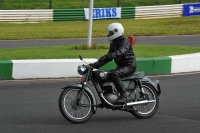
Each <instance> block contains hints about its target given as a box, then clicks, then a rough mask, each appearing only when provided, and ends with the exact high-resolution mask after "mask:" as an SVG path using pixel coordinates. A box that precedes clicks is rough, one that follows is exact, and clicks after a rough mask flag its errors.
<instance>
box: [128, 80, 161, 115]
mask: <svg viewBox="0 0 200 133" xmlns="http://www.w3.org/2000/svg"><path fill="white" fill-rule="evenodd" d="M142 87H143V89H144V92H145V93H146V95H147V97H148V100H152V101H154V102H152V103H148V104H144V105H137V106H133V107H132V108H133V110H131V111H130V113H131V114H132V115H134V116H135V117H137V118H139V119H145V118H150V117H152V116H153V115H154V114H155V113H156V112H157V110H158V107H159V97H158V94H157V92H156V90H155V89H154V88H153V87H152V86H151V85H149V84H143V85H142ZM138 91H139V89H136V92H138Z"/></svg>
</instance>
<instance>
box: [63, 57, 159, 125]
mask: <svg viewBox="0 0 200 133" xmlns="http://www.w3.org/2000/svg"><path fill="white" fill-rule="evenodd" d="M79 58H80V60H82V61H83V62H84V63H85V64H83V65H80V66H78V68H77V71H78V73H79V74H80V75H81V78H80V83H75V84H71V85H67V86H66V87H64V88H63V89H64V90H63V91H62V93H61V95H60V98H59V109H60V111H61V113H62V115H63V116H64V117H65V118H66V119H67V120H68V121H70V122H72V123H84V122H86V121H88V120H89V119H90V118H91V116H92V115H93V114H95V113H96V111H97V108H107V109H112V110H121V111H126V112H130V113H131V114H132V115H134V116H135V117H137V118H140V119H144V118H150V117H152V116H153V115H154V114H155V113H156V111H157V110H158V107H159V95H160V94H161V89H160V85H159V81H158V80H151V79H149V78H147V77H145V73H144V72H135V73H134V74H132V75H131V76H129V77H125V78H122V81H123V83H124V85H125V88H126V95H127V99H126V102H125V103H122V104H118V103H116V101H117V99H118V98H119V93H118V92H117V90H116V89H115V87H114V84H113V83H112V82H111V81H110V78H109V74H110V73H109V71H104V70H99V69H94V68H92V66H91V65H90V64H87V63H86V62H85V61H84V60H83V58H82V57H81V56H80V55H79ZM89 82H90V83H92V85H93V86H94V88H95V89H96V92H97V94H98V96H99V99H100V101H101V103H100V104H97V100H96V97H95V94H94V92H93V91H92V89H91V87H90V88H89V85H88V84H89ZM90 85H91V84H90Z"/></svg>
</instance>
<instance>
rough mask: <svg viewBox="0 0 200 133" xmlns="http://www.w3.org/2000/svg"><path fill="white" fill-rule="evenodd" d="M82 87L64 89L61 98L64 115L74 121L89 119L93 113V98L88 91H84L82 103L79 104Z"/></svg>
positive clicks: (80, 121)
mask: <svg viewBox="0 0 200 133" xmlns="http://www.w3.org/2000/svg"><path fill="white" fill-rule="evenodd" d="M79 92H80V89H75V88H67V89H65V90H63V92H62V93H61V95H60V99H59V108H60V111H61V113H62V115H63V116H64V117H65V118H66V119H67V120H69V121H70V122H73V123H83V122H86V121H88V120H89V119H90V118H91V116H92V114H93V110H92V106H91V104H92V98H91V96H90V94H89V93H87V92H86V91H85V92H84V93H83V97H82V100H81V104H80V105H78V104H77V97H78V95H79Z"/></svg>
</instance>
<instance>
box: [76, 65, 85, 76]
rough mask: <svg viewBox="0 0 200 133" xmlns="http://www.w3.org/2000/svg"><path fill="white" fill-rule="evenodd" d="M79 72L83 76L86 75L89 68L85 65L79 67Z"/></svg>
mask: <svg viewBox="0 0 200 133" xmlns="http://www.w3.org/2000/svg"><path fill="white" fill-rule="evenodd" d="M77 71H78V73H79V74H80V75H83V74H85V73H86V71H87V68H86V66H84V65H80V66H78V68H77Z"/></svg>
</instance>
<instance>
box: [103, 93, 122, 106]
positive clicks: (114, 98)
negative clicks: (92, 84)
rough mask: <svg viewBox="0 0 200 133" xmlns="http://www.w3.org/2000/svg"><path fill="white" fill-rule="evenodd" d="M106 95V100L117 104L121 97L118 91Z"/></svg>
mask: <svg viewBox="0 0 200 133" xmlns="http://www.w3.org/2000/svg"><path fill="white" fill-rule="evenodd" d="M104 97H105V98H106V100H107V101H108V102H110V103H112V104H115V102H116V101H117V99H118V98H119V95H118V94H116V93H108V94H105V95H104Z"/></svg>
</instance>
